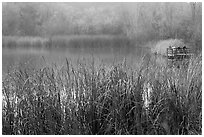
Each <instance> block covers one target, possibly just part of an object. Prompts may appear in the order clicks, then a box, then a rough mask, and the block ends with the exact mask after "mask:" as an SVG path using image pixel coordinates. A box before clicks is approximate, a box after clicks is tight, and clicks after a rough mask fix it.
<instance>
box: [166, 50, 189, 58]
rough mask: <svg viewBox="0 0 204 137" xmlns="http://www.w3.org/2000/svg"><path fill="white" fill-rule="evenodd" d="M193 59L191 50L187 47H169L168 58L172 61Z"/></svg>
mask: <svg viewBox="0 0 204 137" xmlns="http://www.w3.org/2000/svg"><path fill="white" fill-rule="evenodd" d="M190 57H191V50H190V49H189V48H186V47H183V48H181V47H178V48H175V47H169V48H167V58H168V59H171V60H174V59H176V60H182V59H189V58H190Z"/></svg>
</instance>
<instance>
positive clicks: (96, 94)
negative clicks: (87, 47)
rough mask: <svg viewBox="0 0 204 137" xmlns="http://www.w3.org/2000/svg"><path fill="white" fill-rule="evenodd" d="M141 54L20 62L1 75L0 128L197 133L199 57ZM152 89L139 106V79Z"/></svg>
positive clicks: (30, 131) (199, 116)
mask: <svg viewBox="0 0 204 137" xmlns="http://www.w3.org/2000/svg"><path fill="white" fill-rule="evenodd" d="M155 62H156V61H155V58H152V57H151V56H150V57H149V56H145V57H144V58H143V60H142V61H141V62H140V63H138V64H137V66H128V65H127V64H126V62H125V61H124V62H122V63H121V64H118V65H114V66H112V67H111V68H107V67H106V66H105V65H101V66H99V67H96V66H95V62H94V59H93V60H92V61H91V62H83V61H81V62H80V61H79V62H78V64H77V66H76V67H74V65H73V64H72V63H71V61H70V60H68V59H67V60H66V66H64V67H62V68H56V67H44V68H42V69H39V70H32V71H31V70H29V69H28V68H22V69H19V70H15V71H14V72H13V73H11V74H9V75H8V77H7V78H6V79H5V80H4V81H3V85H2V87H3V89H2V91H3V101H2V103H3V105H2V122H3V123H2V132H3V134H20V135H22V134H23V135H30V134H42V135H43V134H118V135H121V134H123V135H126V134H127V135H129V134H140V135H141V134H153V135H157V134H202V96H201V94H202V88H201V87H202V86H201V85H202V78H201V75H202V60H201V55H199V56H197V57H194V58H193V59H191V60H190V63H189V65H188V67H187V68H183V67H180V68H169V67H168V66H166V65H157V64H156V63H155ZM147 83H148V84H149V85H150V86H151V89H152V94H151V104H150V105H149V107H148V108H145V107H144V100H143V99H142V95H143V92H144V91H145V90H144V88H145V85H146V84H147Z"/></svg>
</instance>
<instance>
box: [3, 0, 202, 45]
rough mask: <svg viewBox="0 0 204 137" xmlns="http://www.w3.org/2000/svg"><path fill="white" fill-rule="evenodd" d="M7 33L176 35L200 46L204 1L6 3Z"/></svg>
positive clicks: (143, 37) (154, 37) (150, 37)
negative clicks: (203, 5) (203, 4)
mask: <svg viewBox="0 0 204 137" xmlns="http://www.w3.org/2000/svg"><path fill="white" fill-rule="evenodd" d="M2 6H3V10H2V25H3V27H2V33H3V35H4V36H46V37H49V36H54V35H81V34H82V35H104V34H109V35H124V36H128V37H129V38H132V39H134V40H138V41H150V40H160V39H169V38H177V39H183V40H184V41H185V42H188V43H192V44H193V45H195V46H196V47H200V48H201V45H202V44H201V43H202V3H3V5H2Z"/></svg>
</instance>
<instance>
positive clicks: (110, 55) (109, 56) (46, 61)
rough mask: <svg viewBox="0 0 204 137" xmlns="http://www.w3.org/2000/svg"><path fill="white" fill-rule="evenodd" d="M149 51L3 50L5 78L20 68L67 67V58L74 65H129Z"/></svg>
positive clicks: (143, 49)
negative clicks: (92, 61) (84, 62)
mask: <svg viewBox="0 0 204 137" xmlns="http://www.w3.org/2000/svg"><path fill="white" fill-rule="evenodd" d="M147 51H148V50H147V49H145V48H135V49H132V50H125V49H104V48H103V49H86V50H84V49H81V48H79V49H64V50H63V49H60V50H56V49H55V50H45V49H44V50H36V49H22V48H21V49H18V48H17V49H6V48H3V49H2V64H3V65H2V70H3V76H4V75H6V74H7V73H8V72H12V71H13V70H14V69H18V67H21V68H22V67H25V68H27V67H32V68H42V67H44V66H53V65H55V66H57V67H58V68H60V67H62V66H64V65H66V58H67V59H68V60H70V61H71V62H72V63H73V64H76V63H77V61H78V60H82V59H84V60H89V61H90V60H92V59H94V61H95V64H101V63H104V64H106V65H113V64H117V63H118V62H122V61H123V60H124V59H126V61H127V63H128V64H130V65H131V64H133V63H136V62H137V61H138V60H140V58H141V57H142V55H144V54H145V53H146V52H147Z"/></svg>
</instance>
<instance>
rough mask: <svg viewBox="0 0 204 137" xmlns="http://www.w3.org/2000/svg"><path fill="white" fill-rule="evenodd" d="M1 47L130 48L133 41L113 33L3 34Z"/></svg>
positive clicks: (132, 46) (132, 45)
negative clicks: (71, 34) (44, 35)
mask: <svg viewBox="0 0 204 137" xmlns="http://www.w3.org/2000/svg"><path fill="white" fill-rule="evenodd" d="M2 46H3V48H10V49H15V48H23V49H29V48H33V49H62V50H64V49H66V48H70V49H73V48H74V49H100V50H101V49H107V48H108V49H121V50H126V49H127V50H132V49H133V48H134V44H133V42H132V41H131V40H130V39H128V38H127V37H124V36H114V35H74V36H52V37H45V38H43V37H17V36H3V37H2Z"/></svg>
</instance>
